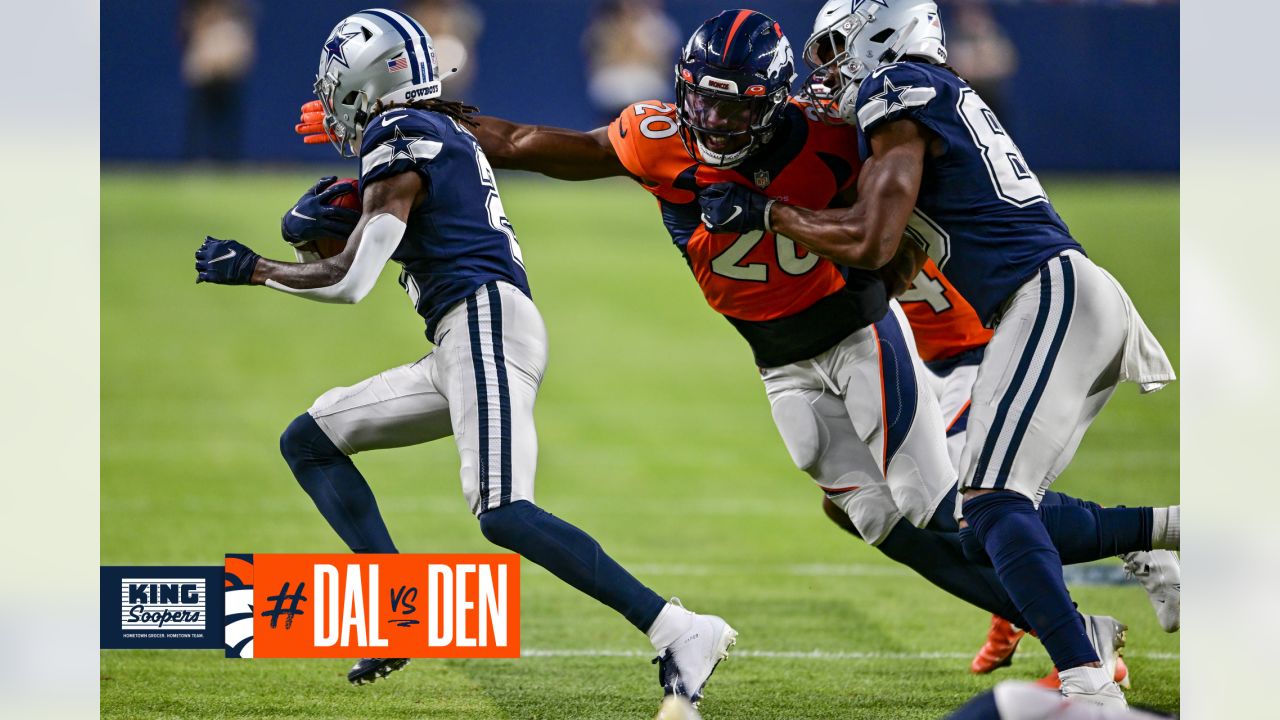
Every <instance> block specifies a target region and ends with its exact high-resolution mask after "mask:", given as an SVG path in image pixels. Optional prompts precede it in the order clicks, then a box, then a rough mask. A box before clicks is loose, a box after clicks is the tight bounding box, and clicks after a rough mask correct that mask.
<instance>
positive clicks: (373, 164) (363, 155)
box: [360, 110, 444, 179]
mask: <svg viewBox="0 0 1280 720" xmlns="http://www.w3.org/2000/svg"><path fill="white" fill-rule="evenodd" d="M443 147H444V133H443V132H442V129H441V127H440V125H439V122H438V121H437V119H436V118H435V117H433V116H432V115H431V114H429V113H424V112H421V111H417V110H391V111H387V112H384V113H382V114H380V115H378V116H377V117H375V118H373V119H372V120H370V121H369V124H368V126H367V127H365V130H364V140H363V141H362V142H361V145H360V174H361V176H362V178H366V179H372V178H368V176H369V175H370V174H372V173H375V172H376V173H377V174H378V175H379V176H386V175H394V174H396V173H398V172H403V171H404V170H407V169H409V167H411V166H415V165H417V164H419V163H425V162H429V161H431V160H432V159H434V158H435V156H436V155H438V154H439V153H440V151H441V149H443ZM400 165H404V166H405V167H403V168H399V169H397V170H396V172H388V170H389V169H390V168H391V167H393V166H400Z"/></svg>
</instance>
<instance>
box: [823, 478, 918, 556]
mask: <svg viewBox="0 0 1280 720" xmlns="http://www.w3.org/2000/svg"><path fill="white" fill-rule="evenodd" d="M840 484H841V485H844V486H848V485H857V486H858V488H857V489H856V490H851V491H849V492H846V493H843V494H841V495H837V496H835V497H833V498H831V501H832V502H833V503H835V504H836V505H838V506H839V507H840V508H841V509H843V510H844V511H845V513H847V514H848V515H849V519H850V520H851V521H852V522H853V525H854V527H856V528H857V530H858V532H857V535H858V536H859V537H861V538H862V539H863V540H866V541H867V543H868V544H869V545H872V546H875V545H879V544H880V543H881V542H883V541H884V539H885V538H886V537H888V535H889V532H890V531H891V530H893V526H894V525H896V524H897V523H898V521H899V520H901V519H902V511H900V510H898V506H897V504H896V503H895V502H894V500H893V494H892V493H891V492H889V486H888V485H886V484H884V481H883V480H879V479H873V478H872V477H871V476H870V475H867V474H866V473H857V472H855V473H849V474H848V475H845V476H843V477H841V478H840Z"/></svg>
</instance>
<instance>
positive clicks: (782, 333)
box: [609, 100, 887, 366]
mask: <svg viewBox="0 0 1280 720" xmlns="http://www.w3.org/2000/svg"><path fill="white" fill-rule="evenodd" d="M779 112H781V113H782V114H783V119H782V121H781V122H780V124H779V127H778V130H777V131H776V135H775V137H774V138H773V139H772V140H771V141H770V142H769V143H768V144H767V145H766V146H765V147H763V148H762V149H761V150H760V151H759V152H756V153H754V154H752V155H751V156H749V157H748V158H747V159H746V160H744V161H743V162H742V163H741V164H740V165H738V166H737V167H733V168H714V167H710V166H707V165H703V164H701V163H699V162H698V161H697V160H695V159H694V158H693V157H691V156H690V155H689V152H688V150H686V149H685V145H684V142H683V141H681V139H680V134H679V132H678V125H677V120H676V108H675V106H674V105H671V104H668V103H662V102H658V101H652V102H643V103H636V104H635V105H632V106H630V107H628V108H626V109H625V110H623V111H622V114H621V115H620V116H619V117H618V119H617V120H615V121H614V122H613V123H611V124H610V125H609V140H610V141H611V142H612V144H613V148H614V151H615V152H616V153H617V155H618V158H619V159H620V160H621V161H622V164H623V165H624V166H625V167H626V168H627V171H628V172H630V173H631V174H632V175H633V176H635V177H636V179H638V180H639V181H640V183H641V185H642V186H643V187H644V188H645V189H646V190H648V191H649V192H650V193H652V194H653V195H654V196H656V197H657V198H658V204H659V207H660V208H661V211H662V220H663V223H664V224H665V225H666V227H667V230H668V232H670V234H671V239H672V241H673V242H674V243H675V244H676V246H677V247H678V248H679V249H680V251H681V252H682V253H683V254H684V256H685V259H686V260H687V261H688V263H689V267H690V269H692V271H693V275H694V278H695V279H696V280H697V282H698V285H699V287H701V289H702V294H703V296H704V297H705V298H706V300H707V303H708V304H709V305H710V306H711V307H712V309H714V310H715V311H716V312H719V313H720V314H722V315H724V316H725V317H726V318H728V319H729V321H730V322H731V323H733V325H734V326H735V327H736V328H738V330H739V332H741V333H742V335H743V336H744V337H745V338H746V339H747V342H748V343H750V344H751V346H752V349H753V351H755V354H756V359H757V363H758V364H760V365H761V366H775V365H780V364H785V363H788V362H795V361H796V360H799V359H805V358H808V357H812V356H814V355H816V354H818V353H820V352H823V351H825V350H826V349H828V348H830V347H831V346H832V345H834V344H835V343H836V342H838V341H839V340H841V339H843V338H844V337H846V336H847V335H849V334H850V333H851V332H853V331H854V330H856V329H858V328H859V327H864V326H866V325H868V324H870V323H872V322H875V321H876V320H879V319H880V318H881V317H882V316H883V314H884V311H885V309H886V308H887V305H886V304H885V300H884V298H883V295H884V287H883V284H881V283H880V281H879V279H878V278H875V277H874V276H873V275H872V274H870V273H864V272H862V271H858V270H847V269H842V268H840V267H838V266H836V265H835V264H834V263H832V262H830V261H829V260H826V259H825V258H822V257H819V256H818V255H816V254H813V253H810V252H808V251H807V250H805V249H804V248H803V247H801V246H799V245H797V244H795V243H794V242H793V241H791V240H790V239H789V238H786V237H782V236H778V235H775V234H773V233H769V232H764V231H754V232H750V233H746V234H742V235H738V234H736V233H711V232H708V231H707V229H706V227H705V226H704V225H703V224H702V222H701V219H700V218H701V209H700V208H699V205H698V197H697V193H698V190H699V189H700V188H703V187H706V186H708V185H711V184H713V183H717V182H734V183H738V184H739V185H745V186H748V187H751V188H753V189H756V190H758V191H760V192H762V193H764V194H766V195H768V196H769V197H773V198H778V199H779V200H782V201H785V202H787V203H790V204H792V205H798V206H800V207H805V208H810V209H821V208H825V207H827V206H829V205H830V204H831V202H832V201H833V200H834V199H835V198H836V197H837V196H838V195H839V194H840V193H841V192H843V191H844V190H846V189H847V188H849V187H850V186H852V185H853V183H854V182H855V180H856V179H857V176H858V170H859V168H860V167H861V163H860V160H859V158H858V150H857V148H858V141H857V131H856V129H855V128H853V127H852V126H848V125H838V126H831V125H826V124H824V123H822V121H821V120H819V119H818V116H817V114H816V113H815V112H813V110H812V108H810V107H809V106H808V105H806V104H804V103H801V102H799V101H795V100H793V101H791V103H790V104H789V105H788V106H787V107H785V108H783V109H782V110H780V111H779ZM876 294H879V295H880V297H879V298H877V297H876ZM855 325H856V326H855ZM806 353H807V354H806ZM797 355H798V357H796V356H797Z"/></svg>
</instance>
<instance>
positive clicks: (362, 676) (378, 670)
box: [347, 658, 409, 685]
mask: <svg viewBox="0 0 1280 720" xmlns="http://www.w3.org/2000/svg"><path fill="white" fill-rule="evenodd" d="M408 664H409V658H365V659H363V660H361V661H360V662H358V663H356V664H355V665H353V666H352V667H351V669H350V670H348V671H347V680H348V681H350V683H351V684H352V685H364V684H365V683H371V682H374V681H375V680H377V679H378V678H384V677H386V676H388V675H390V674H391V673H393V672H395V671H396V670H399V669H400V668H402V667H404V666H405V665H408Z"/></svg>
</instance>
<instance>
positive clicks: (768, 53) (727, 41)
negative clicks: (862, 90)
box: [676, 10, 795, 167]
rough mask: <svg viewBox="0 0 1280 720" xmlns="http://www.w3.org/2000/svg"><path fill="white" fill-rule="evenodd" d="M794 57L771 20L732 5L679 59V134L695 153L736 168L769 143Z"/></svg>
mask: <svg viewBox="0 0 1280 720" xmlns="http://www.w3.org/2000/svg"><path fill="white" fill-rule="evenodd" d="M793 79H795V62H794V60H793V58H792V54H791V44H790V43H789V42H787V38H786V36H785V35H783V34H782V28H781V27H780V26H779V25H778V23H776V22H774V21H773V19H772V18H770V17H769V16H767V15H764V14H763V13H758V12H755V11H754V10H726V11H725V12H722V13H720V14H719V15H717V16H716V17H714V18H711V19H710V20H708V21H706V22H704V23H702V26H701V27H699V28H698V30H697V31H696V32H695V33H694V34H693V37H691V38H689V42H687V43H685V46H684V49H683V50H681V51H680V60H679V62H677V63H676V108H677V117H678V118H679V121H680V139H681V140H683V141H684V146H685V149H686V150H688V151H689V154H690V155H692V156H693V157H694V159H696V160H699V161H701V162H703V163H705V164H707V165H711V166H714V167H733V166H734V165H737V164H738V163H740V162H742V161H743V160H744V159H745V158H746V157H747V156H748V155H750V154H751V153H753V152H755V151H756V150H758V149H759V148H760V147H761V146H762V145H764V144H765V143H767V142H769V140H770V139H771V138H772V137H773V132H774V130H775V129H776V128H777V124H778V122H779V121H780V120H781V119H782V112H781V110H782V108H783V107H784V106H785V105H786V104H787V98H788V96H789V95H790V91H791V81H792V80H793Z"/></svg>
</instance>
